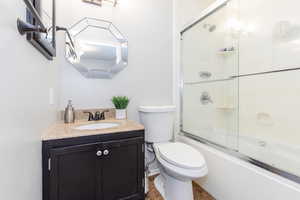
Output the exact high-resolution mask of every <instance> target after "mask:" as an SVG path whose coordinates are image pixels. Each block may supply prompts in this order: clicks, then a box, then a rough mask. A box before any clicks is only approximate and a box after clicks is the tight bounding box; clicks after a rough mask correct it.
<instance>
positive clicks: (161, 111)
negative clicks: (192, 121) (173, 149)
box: [139, 106, 176, 143]
mask: <svg viewBox="0 0 300 200" xmlns="http://www.w3.org/2000/svg"><path fill="white" fill-rule="evenodd" d="M175 110H176V107H175V106H140V107H139V113H140V119H141V123H142V124H143V125H144V127H145V140H146V142H153V143H158V142H168V141H170V140H171V139H172V138H173V126H174V116H175V115H174V114H175Z"/></svg>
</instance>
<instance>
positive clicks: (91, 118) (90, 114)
mask: <svg viewBox="0 0 300 200" xmlns="http://www.w3.org/2000/svg"><path fill="white" fill-rule="evenodd" d="M83 113H86V114H89V119H88V120H89V121H93V120H94V119H95V118H94V115H93V113H92V112H89V111H85V112H83Z"/></svg>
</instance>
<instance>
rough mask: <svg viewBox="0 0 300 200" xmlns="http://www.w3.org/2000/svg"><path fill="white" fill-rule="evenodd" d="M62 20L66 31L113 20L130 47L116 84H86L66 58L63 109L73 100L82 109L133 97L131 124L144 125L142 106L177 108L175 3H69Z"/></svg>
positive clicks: (60, 5)
mask: <svg viewBox="0 0 300 200" xmlns="http://www.w3.org/2000/svg"><path fill="white" fill-rule="evenodd" d="M57 16H58V19H57V21H58V22H57V23H58V24H59V25H61V26H70V25H71V24H73V23H75V22H77V21H78V20H80V19H81V18H83V17H95V18H100V19H105V20H110V21H112V22H113V23H114V24H115V25H116V26H117V27H118V28H119V29H120V31H121V32H122V33H123V34H124V35H125V37H127V38H128V41H129V65H128V67H127V68H126V69H125V70H123V71H122V72H120V73H119V74H118V75H116V76H115V77H114V78H113V79H111V80H105V79H102V80H93V79H85V78H84V77H83V76H82V75H80V74H79V72H77V71H76V70H75V69H74V68H73V67H72V66H71V65H70V64H69V63H67V62H66V61H65V58H64V57H63V55H60V56H59V58H58V59H59V62H60V67H61V69H62V73H61V80H62V86H61V87H62V91H61V100H60V108H61V109H63V108H64V107H65V105H66V102H67V100H68V99H73V101H74V105H75V107H76V108H93V107H96V108H97V107H112V104H111V102H110V99H111V97H112V96H114V95H127V96H129V97H130V99H131V103H130V105H129V118H130V119H134V120H138V113H137V108H138V106H139V105H143V104H147V105H162V104H171V103H172V73H173V72H172V53H173V52H172V50H173V48H172V42H173V40H172V36H173V35H172V34H173V31H172V27H173V26H172V25H173V21H172V0H164V1H159V0H151V1H149V0H122V1H120V4H119V5H118V6H117V7H116V8H111V7H109V6H105V7H102V8H100V7H97V6H93V5H89V4H85V3H82V2H81V1H74V2H72V4H70V3H69V1H67V0H65V1H58V2H57ZM58 37H59V40H60V41H61V42H60V44H62V40H63V38H64V37H63V34H59V36H58ZM61 48H63V47H61Z"/></svg>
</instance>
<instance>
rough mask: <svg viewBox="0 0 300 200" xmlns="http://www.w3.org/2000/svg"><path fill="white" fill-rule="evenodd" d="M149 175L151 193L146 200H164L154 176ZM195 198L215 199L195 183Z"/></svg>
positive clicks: (196, 199)
mask: <svg viewBox="0 0 300 200" xmlns="http://www.w3.org/2000/svg"><path fill="white" fill-rule="evenodd" d="M155 177H156V176H152V177H149V193H148V197H147V198H146V200H164V199H163V198H162V196H161V195H160V193H159V192H158V191H157V190H156V188H155V186H154V178H155ZM193 191H194V200H215V199H214V198H213V197H212V196H211V195H210V194H209V193H207V192H206V191H205V190H204V189H202V188H201V187H200V186H199V185H198V184H196V183H193Z"/></svg>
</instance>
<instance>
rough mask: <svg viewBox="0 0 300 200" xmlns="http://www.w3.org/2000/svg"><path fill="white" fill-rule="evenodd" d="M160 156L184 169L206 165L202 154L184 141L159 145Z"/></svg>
mask: <svg viewBox="0 0 300 200" xmlns="http://www.w3.org/2000/svg"><path fill="white" fill-rule="evenodd" d="M157 149H158V152H159V154H160V157H161V158H162V159H163V160H165V161H166V162H168V163H170V164H172V165H174V166H176V167H179V168H183V169H201V168H203V166H205V160H204V158H203V156H202V154H201V153H200V152H199V151H197V150H196V149H194V148H192V147H191V146H189V145H186V144H184V143H179V142H174V143H171V142H170V143H163V144H158V145H157Z"/></svg>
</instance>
